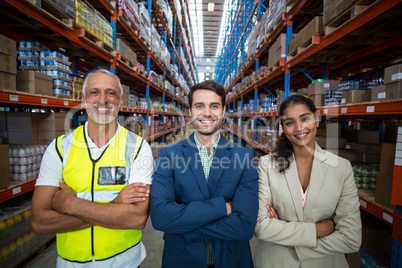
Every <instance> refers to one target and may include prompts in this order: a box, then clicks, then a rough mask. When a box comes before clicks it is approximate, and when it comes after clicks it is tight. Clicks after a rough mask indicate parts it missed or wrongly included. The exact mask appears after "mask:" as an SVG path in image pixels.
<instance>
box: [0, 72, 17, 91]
mask: <svg viewBox="0 0 402 268" xmlns="http://www.w3.org/2000/svg"><path fill="white" fill-rule="evenodd" d="M16 88H17V76H16V75H15V74H10V73H4V72H0V91H3V90H8V91H15V90H16Z"/></svg>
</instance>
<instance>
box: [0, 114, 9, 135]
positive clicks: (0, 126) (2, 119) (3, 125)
mask: <svg viewBox="0 0 402 268" xmlns="http://www.w3.org/2000/svg"><path fill="white" fill-rule="evenodd" d="M0 131H7V116H6V112H0Z"/></svg>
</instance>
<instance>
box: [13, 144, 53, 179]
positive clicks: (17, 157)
mask: <svg viewBox="0 0 402 268" xmlns="http://www.w3.org/2000/svg"><path fill="white" fill-rule="evenodd" d="M45 149H46V146H44V145H36V146H35V145H26V146H23V145H11V146H10V147H9V151H8V155H9V164H10V167H9V174H10V180H12V181H27V180H32V179H35V178H37V177H38V174H39V168H40V164H41V161H42V156H43V154H44V153H45Z"/></svg>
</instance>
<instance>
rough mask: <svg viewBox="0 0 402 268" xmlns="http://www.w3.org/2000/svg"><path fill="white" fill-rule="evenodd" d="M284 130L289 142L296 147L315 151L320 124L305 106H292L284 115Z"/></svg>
mask: <svg viewBox="0 0 402 268" xmlns="http://www.w3.org/2000/svg"><path fill="white" fill-rule="evenodd" d="M282 122H283V123H282V128H283V132H284V133H285V135H286V137H287V138H288V140H289V141H290V142H291V143H292V146H293V148H294V147H295V146H303V147H304V146H308V147H310V148H312V149H314V145H315V143H314V140H315V136H316V135H317V127H318V125H319V122H318V120H317V118H316V117H315V115H314V114H313V112H312V111H311V110H310V109H309V108H308V106H307V105H305V104H290V105H289V106H288V107H287V108H286V109H285V110H284V113H283V119H282Z"/></svg>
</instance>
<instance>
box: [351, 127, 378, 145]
mask: <svg viewBox="0 0 402 268" xmlns="http://www.w3.org/2000/svg"><path fill="white" fill-rule="evenodd" d="M379 142H380V132H379V131H367V130H359V131H358V132H357V143H362V144H364V143H369V144H378V143H379Z"/></svg>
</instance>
